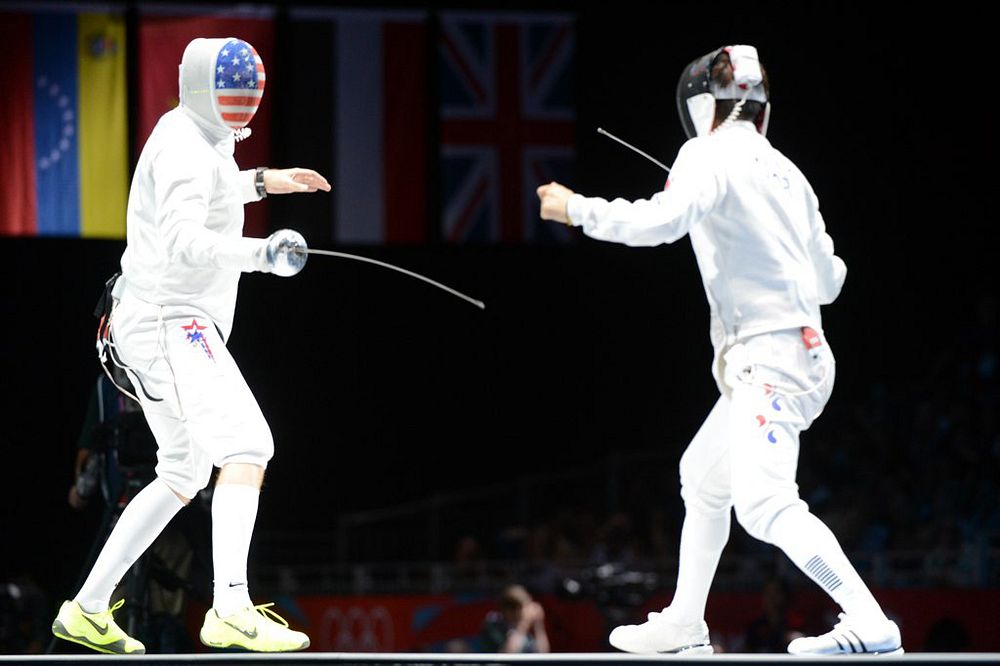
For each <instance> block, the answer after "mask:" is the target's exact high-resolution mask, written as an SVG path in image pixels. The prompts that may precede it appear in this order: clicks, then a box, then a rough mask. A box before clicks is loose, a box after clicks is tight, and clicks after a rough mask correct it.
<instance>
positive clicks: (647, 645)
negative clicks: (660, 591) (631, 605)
mask: <svg viewBox="0 0 1000 666" xmlns="http://www.w3.org/2000/svg"><path fill="white" fill-rule="evenodd" d="M608 641H609V642H610V643H611V645H613V646H614V647H616V648H618V649H619V650H621V651H623V652H633V653H635V654H657V653H674V654H677V653H683V654H684V655H691V654H712V645H711V644H710V643H709V641H708V625H707V624H705V623H704V622H703V621H702V622H695V623H694V624H687V625H682V624H676V623H674V622H672V621H671V620H669V619H668V618H667V616H666V613H650V614H649V616H648V619H647V620H646V621H645V622H643V623H642V624H625V625H622V626H620V627H615V628H614V629H613V630H612V631H611V635H610V636H609V637H608Z"/></svg>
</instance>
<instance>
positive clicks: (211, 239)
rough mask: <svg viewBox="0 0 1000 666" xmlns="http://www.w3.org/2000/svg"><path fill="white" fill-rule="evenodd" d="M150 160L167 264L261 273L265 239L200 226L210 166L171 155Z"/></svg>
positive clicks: (206, 204) (208, 191) (205, 209)
mask: <svg viewBox="0 0 1000 666" xmlns="http://www.w3.org/2000/svg"><path fill="white" fill-rule="evenodd" d="M155 160H156V162H155V163H154V165H153V173H154V176H153V177H154V181H155V202H156V203H155V205H156V213H157V215H156V217H157V219H156V222H157V227H158V229H159V231H160V235H161V238H162V240H163V246H164V247H165V249H166V253H167V256H168V258H169V260H170V261H171V262H176V261H180V262H183V263H186V264H188V265H191V266H199V267H215V268H228V269H235V270H239V271H243V272H250V271H262V270H266V269H267V259H266V256H265V249H266V246H267V241H266V240H265V239H262V238H243V237H230V236H224V235H222V234H220V233H217V232H215V231H212V230H211V229H208V228H207V227H206V226H205V222H206V220H207V219H208V208H209V202H210V201H211V193H212V188H213V187H214V186H215V183H214V174H213V173H212V170H211V168H210V167H208V166H205V165H202V164H199V163H197V162H196V161H194V162H193V161H192V160H190V159H189V158H188V159H184V158H183V156H182V155H180V154H179V153H175V152H172V151H164V152H161V153H160V154H159V155H157V156H156V157H155Z"/></svg>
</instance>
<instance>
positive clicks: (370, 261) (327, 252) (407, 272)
mask: <svg viewBox="0 0 1000 666" xmlns="http://www.w3.org/2000/svg"><path fill="white" fill-rule="evenodd" d="M293 252H298V253H300V254H301V253H305V254H318V255H322V256H324V257H337V258H340V259H351V260H353V261H361V262H364V263H366V264H374V265H375V266H381V267H382V268H388V269H389V270H392V271H396V272H398V273H402V274H403V275H408V276H410V277H412V278H416V279H417V280H422V281H423V282H426V283H427V284H430V285H433V286H435V287H437V288H438V289H442V290H444V291H447V292H448V293H449V294H451V295H453V296H457V297H458V298H461V299H462V300H463V301H466V302H468V303H471V304H472V305H475V306H476V307H477V308H479V309H480V310H485V309H486V304H485V303H483V302H482V301H480V300H477V299H475V298H472V297H471V296H466V295H465V294H463V293H462V292H460V291H458V290H457V289H452V288H451V287H449V286H447V285H444V284H441V283H440V282H438V281H437V280H432V279H430V278H429V277H426V276H424V275H421V274H420V273H414V272H413V271H410V270H407V269H405V268H400V267H399V266H394V265H392V264H387V263H386V262H384V261H379V260H378V259H372V258H371V257H363V256H361V255H357V254H348V253H346V252H334V251H333V250H315V249H313V248H295V249H294V250H293Z"/></svg>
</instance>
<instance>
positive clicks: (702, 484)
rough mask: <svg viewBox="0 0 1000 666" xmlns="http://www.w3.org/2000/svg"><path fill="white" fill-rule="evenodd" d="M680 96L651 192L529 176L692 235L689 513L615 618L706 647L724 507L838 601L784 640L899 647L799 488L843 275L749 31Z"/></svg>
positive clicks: (699, 649)
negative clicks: (831, 617)
mask: <svg viewBox="0 0 1000 666" xmlns="http://www.w3.org/2000/svg"><path fill="white" fill-rule="evenodd" d="M677 107H678V112H679V114H680V117H681V122H682V125H683V126H684V130H685V132H686V134H687V135H688V137H689V140H688V141H687V142H685V143H684V145H683V146H682V147H681V149H680V151H679V153H678V155H677V158H676V160H675V161H674V164H673V166H672V167H671V169H670V177H669V179H668V181H667V183H666V186H665V188H664V190H663V191H662V192H658V193H656V194H654V195H653V196H652V197H650V198H649V199H639V200H636V201H627V200H625V199H615V200H613V201H607V200H605V199H602V198H599V197H585V196H582V195H580V194H577V193H574V192H573V191H572V190H570V189H568V188H566V187H564V186H563V185H560V184H558V183H549V184H547V185H542V186H541V187H539V188H538V196H539V198H540V200H541V217H542V218H544V219H546V220H554V221H558V222H563V223H565V224H569V225H571V226H574V227H580V228H581V229H582V230H583V232H584V233H585V234H587V235H588V236H590V237H592V238H596V239H599V240H605V241H611V242H616V243H624V244H626V245H633V246H652V245H660V244H663V243H673V242H674V241H677V240H679V239H680V238H682V237H684V236H688V237H690V239H691V245H692V247H693V249H694V253H695V257H696V259H697V263H698V268H699V271H700V273H701V278H702V283H703V285H704V288H705V295H706V296H707V299H708V305H709V314H710V327H709V329H710V337H711V340H712V345H713V347H714V354H715V357H714V361H713V363H712V373H713V376H714V377H715V380H716V383H717V385H718V388H719V392H720V394H721V395H720V396H719V399H718V401H717V402H716V404H715V406H714V407H713V409H712V410H711V412H710V413H709V415H708V418H707V419H706V420H705V422H704V424H703V425H702V426H701V428H700V429H699V431H698V432H697V434H696V435H695V436H694V439H693V440H692V441H691V443H690V444H689V445H688V447H687V449H686V450H685V452H684V454H683V456H682V457H681V461H680V478H681V496H682V498H683V501H684V506H685V518H684V524H683V528H682V531H681V540H680V558H679V569H678V576H677V589H676V592H675V594H674V597H673V600H672V601H671V604H670V605H669V606H668V607H667V608H665V609H663V611H662V612H659V613H651V614H650V615H649V617H648V619H647V621H646V622H643V623H642V624H638V625H625V626H620V627H617V628H616V629H614V630H613V631H612V633H611V636H610V642H611V644H612V645H614V646H615V647H617V648H619V649H621V650H625V651H628V652H638V653H655V652H663V653H683V654H698V653H707V652H711V651H712V646H711V642H710V639H709V631H708V626H707V625H706V623H705V618H704V616H705V605H706V601H707V598H708V593H709V588H710V586H711V583H712V579H713V578H714V576H715V571H716V567H717V566H718V562H719V558H720V556H721V554H722V550H723V548H724V547H725V545H726V542H727V541H728V539H729V531H730V515H731V513H732V512H733V510H734V509H735V513H736V518H737V520H738V521H739V523H740V524H741V525H742V526H743V528H744V529H746V531H747V532H748V533H749V534H750V535H752V536H754V537H755V538H757V539H760V540H762V541H765V542H767V543H771V544H774V545H776V546H777V547H779V548H780V549H781V550H783V551H784V552H785V554H786V555H787V556H788V557H789V558H790V559H791V560H792V562H794V563H795V564H796V565H797V566H798V567H799V568H800V569H801V570H802V571H803V572H804V573H805V574H806V575H807V576H808V577H809V578H811V579H812V580H813V581H814V582H815V583H816V584H818V585H819V586H820V587H821V588H823V590H825V591H826V592H827V593H828V594H829V595H830V596H831V597H832V598H833V600H834V601H836V602H837V604H839V605H840V606H841V608H842V609H843V611H844V612H843V613H842V615H841V620H840V622H839V623H838V624H837V625H836V626H835V627H834V628H833V631H831V632H829V633H827V634H824V635H822V636H818V637H806V638H799V639H796V640H795V641H793V642H792V643H791V644H790V645H789V646H788V650H789V652H792V653H794V654H843V653H848V654H850V653H901V652H902V646H901V642H900V634H899V628H898V627H897V626H896V624H895V623H894V622H892V621H891V620H889V619H888V618H887V617H886V615H885V614H884V613H883V611H882V609H881V607H880V606H879V604H878V602H877V601H876V600H875V598H874V597H873V596H872V594H871V592H870V591H869V589H868V587H867V586H866V585H865V583H864V582H863V581H862V579H861V577H860V576H859V575H858V573H857V571H856V570H855V569H854V567H853V566H852V565H851V563H850V562H849V561H848V558H847V557H846V556H845V555H844V552H843V550H842V549H841V546H840V544H839V543H838V541H837V538H836V537H835V536H834V534H833V533H832V532H831V531H830V529H829V528H828V527H827V526H826V525H825V524H824V523H823V522H822V521H821V520H820V519H819V518H817V517H816V516H815V515H813V514H812V513H811V512H810V511H809V508H808V506H807V505H806V504H805V502H803V501H802V499H801V498H800V497H799V492H798V485H797V484H796V482H795V476H796V468H797V464H798V456H799V434H800V433H801V432H802V431H803V430H806V429H807V428H808V427H809V426H810V424H812V422H813V421H814V419H816V417H817V416H819V414H820V412H821V411H822V409H823V407H824V406H825V404H826V402H827V400H828V399H829V397H830V393H831V391H832V389H833V383H834V370H835V363H834V358H833V353H832V352H831V350H830V346H829V344H828V342H827V340H826V337H825V336H824V334H823V325H822V317H821V314H820V306H821V305H827V304H830V303H832V302H833V301H834V300H835V299H836V298H837V296H838V294H839V293H840V289H841V286H842V285H843V283H844V279H845V277H846V274H847V269H846V267H845V265H844V262H843V261H842V260H841V259H840V258H839V257H838V256H836V255H835V254H834V247H833V241H832V239H831V238H830V236H829V235H828V234H827V232H826V227H825V224H824V221H823V217H822V215H821V214H820V212H819V203H818V200H817V198H816V194H815V193H814V192H813V189H812V187H811V186H810V185H809V182H808V181H807V180H806V178H805V177H804V176H803V175H802V173H801V172H800V171H799V169H798V168H796V166H795V165H794V164H793V163H792V162H791V161H790V160H789V159H788V158H786V157H785V156H784V155H782V154H781V153H780V152H779V151H778V150H776V149H775V148H774V147H772V146H771V144H770V142H769V141H768V140H767V138H765V134H766V132H767V126H768V121H769V119H770V94H769V82H768V80H767V78H766V74H765V72H764V70H763V68H762V67H761V65H760V62H759V59H758V54H757V50H756V49H755V48H754V47H752V46H747V45H735V46H727V47H724V48H720V49H717V50H715V51H713V52H712V53H709V54H707V55H705V56H703V57H701V58H698V59H697V60H695V61H694V62H692V63H691V64H690V65H688V66H687V67H686V68H685V69H684V72H683V74H682V76H681V79H680V82H679V84H678V87H677Z"/></svg>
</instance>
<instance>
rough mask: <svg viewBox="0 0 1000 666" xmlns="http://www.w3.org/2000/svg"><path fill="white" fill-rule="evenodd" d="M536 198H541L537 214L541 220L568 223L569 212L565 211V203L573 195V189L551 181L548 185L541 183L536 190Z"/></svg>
mask: <svg viewBox="0 0 1000 666" xmlns="http://www.w3.org/2000/svg"><path fill="white" fill-rule="evenodd" d="M536 192H537V194H538V198H539V199H541V200H542V204H541V209H540V211H539V215H540V216H541V218H542V219H543V220H552V221H553V222H562V223H563V224H569V213H568V212H567V211H566V204H567V203H569V198H570V197H571V196H572V195H573V190H571V189H569V188H568V187H565V186H563V185H560V184H559V183H557V182H554V181H553V182H551V183H549V184H548V185H541V186H539V188H538V189H537V190H536Z"/></svg>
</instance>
